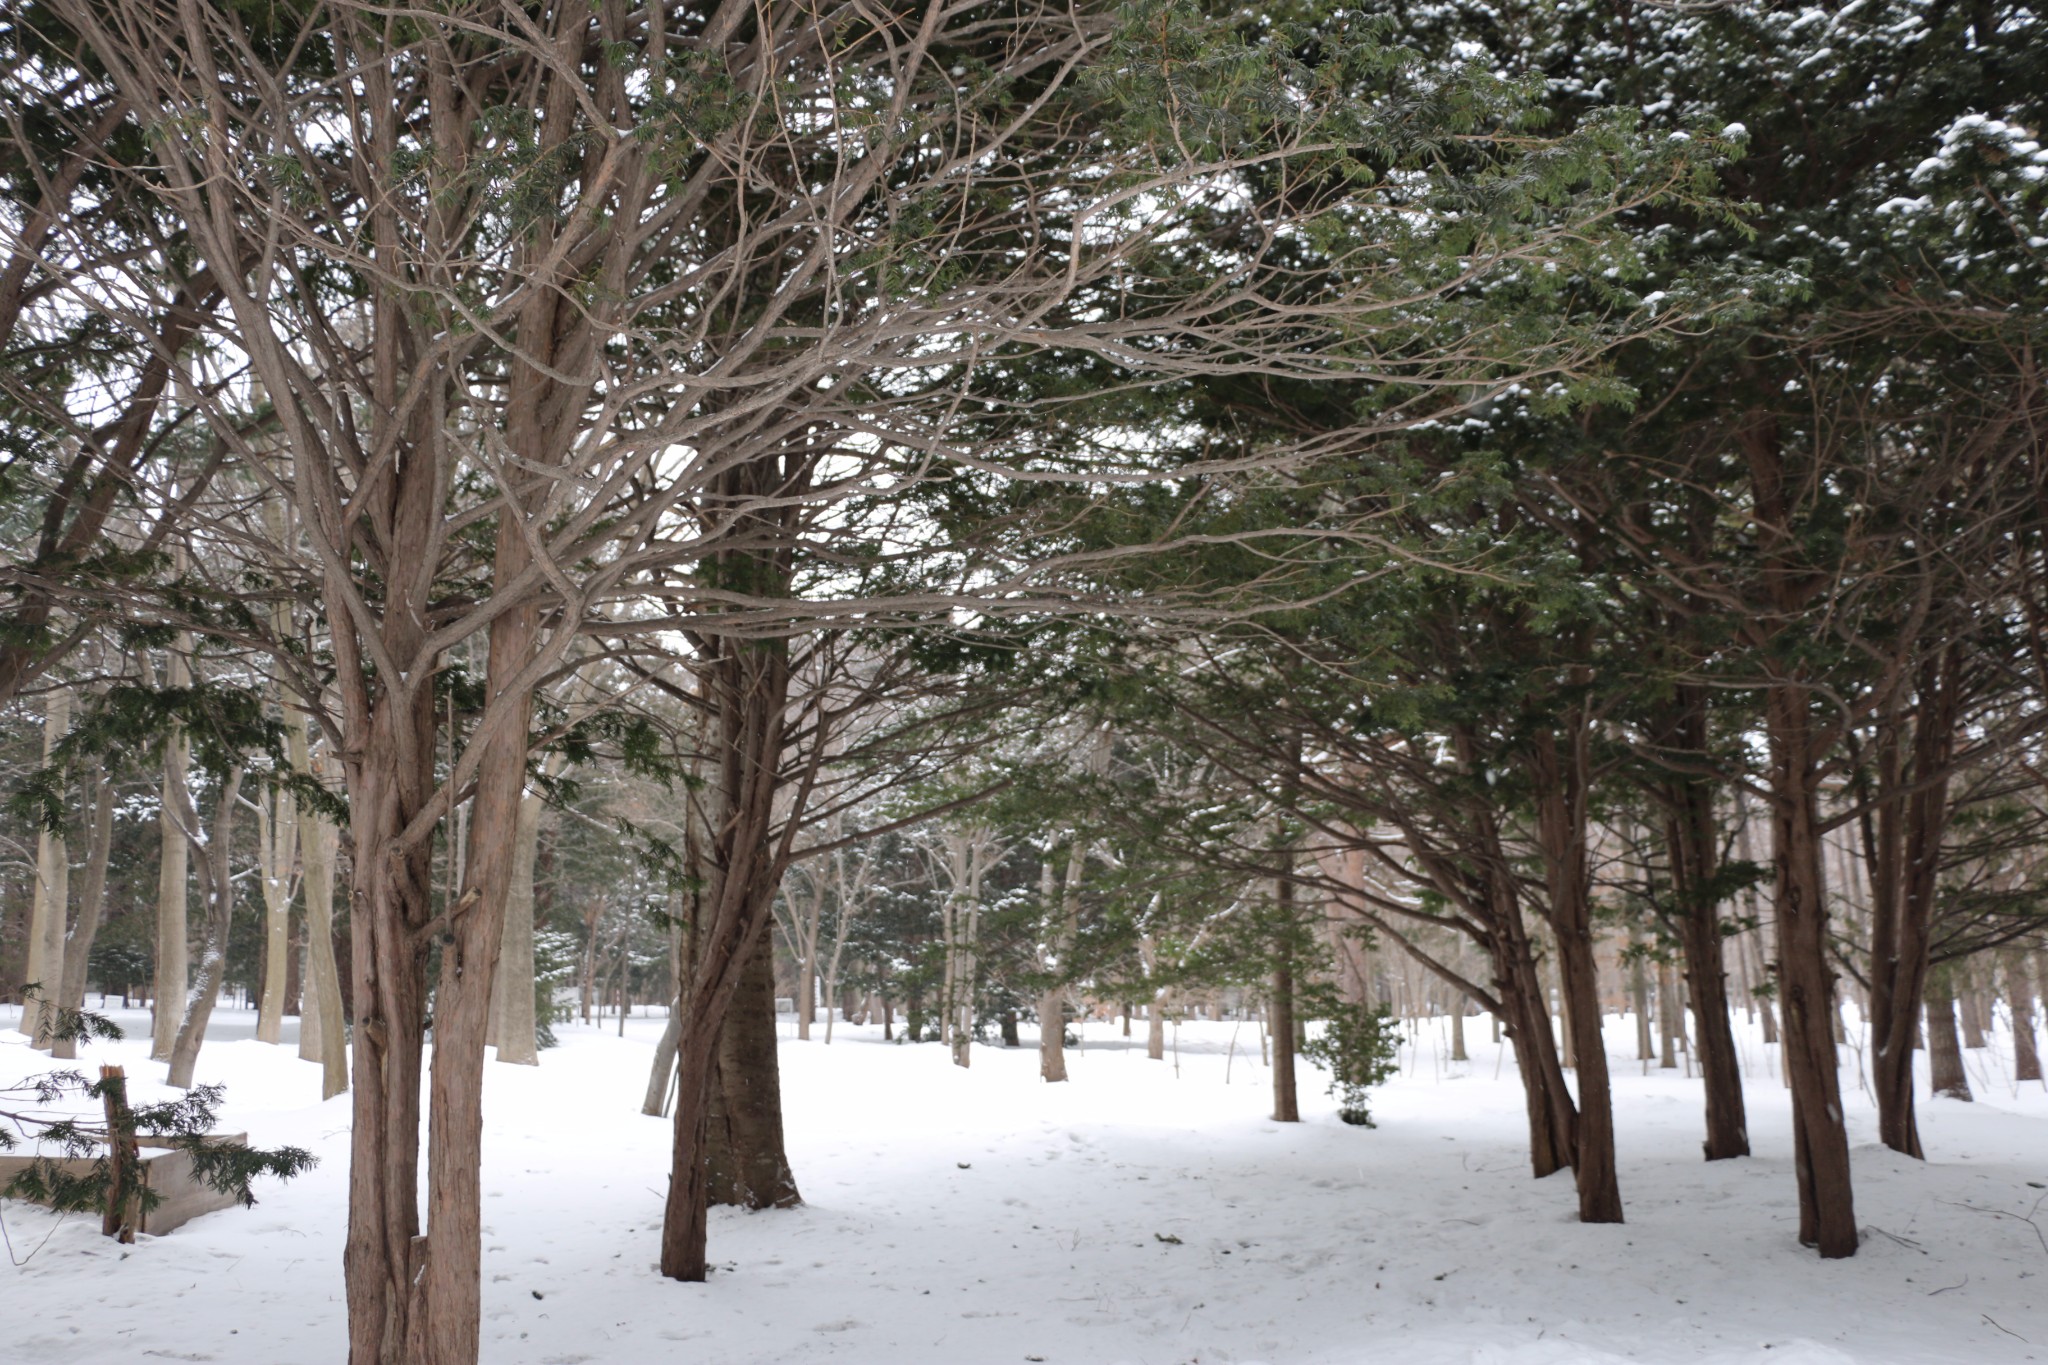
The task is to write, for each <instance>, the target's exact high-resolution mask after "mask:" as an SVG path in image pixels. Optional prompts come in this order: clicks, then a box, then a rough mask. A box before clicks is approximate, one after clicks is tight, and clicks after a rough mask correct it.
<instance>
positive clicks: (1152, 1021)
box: [1039, 986, 1167, 1062]
mask: <svg viewBox="0 0 2048 1365" xmlns="http://www.w3.org/2000/svg"><path fill="white" fill-rule="evenodd" d="M1166 996H1167V991H1166V987H1164V986H1161V987H1160V988H1159V989H1158V990H1156V991H1154V992H1152V1003H1151V1004H1149V1005H1147V1006H1146V1007H1145V1055H1146V1056H1147V1057H1149V1058H1151V1059H1152V1060H1153V1061H1155V1062H1163V1061H1165V1060H1166ZM1039 1027H1040V1028H1044V1027H1045V1024H1044V1022H1043V1020H1042V1019H1041V1021H1040V1023H1039Z"/></svg>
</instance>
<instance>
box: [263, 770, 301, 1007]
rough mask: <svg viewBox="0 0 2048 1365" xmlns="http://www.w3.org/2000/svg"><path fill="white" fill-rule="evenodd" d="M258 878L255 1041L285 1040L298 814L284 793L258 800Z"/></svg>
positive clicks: (274, 793) (265, 795)
mask: <svg viewBox="0 0 2048 1365" xmlns="http://www.w3.org/2000/svg"><path fill="white" fill-rule="evenodd" d="M257 801H258V805H257V812H256V813H257V830H256V843H257V850H258V856H257V865H258V866H257V878H258V880H259V881H260V882H261V884H262V893H263V994H262V997H261V1004H260V1005H259V1006H258V1008H257V1012H256V1041H257V1042H259V1043H277V1042H280V1041H282V1039H283V1038H284V985H285V977H286V976H288V975H289V974H290V971H291V967H290V961H289V959H290V957H291V930H292V865H293V863H294V862H295V861H296V860H297V858H298V836H299V820H298V811H297V808H296V807H295V806H294V804H293V802H292V799H291V797H290V796H288V795H286V794H285V793H284V792H282V791H279V792H266V793H262V794H260V795H259V796H258V797H257Z"/></svg>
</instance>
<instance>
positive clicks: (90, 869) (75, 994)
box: [50, 763, 114, 1059]
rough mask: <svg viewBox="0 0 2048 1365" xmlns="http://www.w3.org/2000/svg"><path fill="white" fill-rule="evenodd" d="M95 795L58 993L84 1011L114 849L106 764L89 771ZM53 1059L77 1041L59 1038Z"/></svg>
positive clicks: (65, 1003)
mask: <svg viewBox="0 0 2048 1365" xmlns="http://www.w3.org/2000/svg"><path fill="white" fill-rule="evenodd" d="M87 781H88V782H90V783H91V785H92V789H93V792H94V793H95V795H94V797H93V804H92V829H91V832H90V834H89V835H88V841H87V844H86V854H85V883H84V885H82V886H81V887H80V888H79V895H78V922H77V924H76V925H74V926H73V928H72V930H71V936H70V938H69V939H68V940H67V941H66V943H65V945H64V973H63V977H62V980H61V982H60V984H59V987H58V990H57V1004H58V1006H59V1007H60V1008H61V1009H66V1010H82V1009H84V1008H85V981H86V976H87V974H88V973H89V972H90V970H91V967H92V943H93V939H94V938H95V937H97V936H98V934H99V931H100V916H101V914H102V913H103V910H104V907H105V903H106V899H107V895H106V892H107V860H108V857H109V856H110V855H111V854H112V852H113V848H114V785H113V783H111V782H109V781H108V780H107V772H106V769H105V767H104V766H103V765H101V764H98V763H95V764H93V765H92V766H91V767H90V768H89V769H88V770H87ZM50 1055H51V1056H52V1057H58V1058H65V1059H70V1058H74V1057H76V1056H77V1055H78V1040H77V1039H76V1038H58V1039H54V1040H53V1041H52V1044H51V1047H50Z"/></svg>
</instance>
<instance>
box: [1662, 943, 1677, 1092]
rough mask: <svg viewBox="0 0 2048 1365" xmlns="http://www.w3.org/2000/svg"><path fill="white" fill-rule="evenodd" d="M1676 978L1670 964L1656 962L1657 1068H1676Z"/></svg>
mask: <svg viewBox="0 0 2048 1365" xmlns="http://www.w3.org/2000/svg"><path fill="white" fill-rule="evenodd" d="M1678 1020H1679V1008H1678V980H1677V978H1676V977H1675V976H1673V975H1672V971H1671V964H1670V963H1668V962H1659V963H1658V964H1657V1068H1658V1069H1659V1070H1660V1071H1676V1070H1677V1069H1678Z"/></svg>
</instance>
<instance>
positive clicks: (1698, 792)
mask: <svg viewBox="0 0 2048 1365" xmlns="http://www.w3.org/2000/svg"><path fill="white" fill-rule="evenodd" d="M1685 690H1686V691H1689V692H1690V691H1697V690H1698V689H1685ZM1686 700H1687V702H1688V704H1687V706H1686V711H1685V714H1684V716H1683V717H1682V718H1681V721H1680V725H1679V732H1680V740H1681V743H1683V744H1684V745H1685V749H1686V752H1689V753H1698V754H1702V755H1704V753H1705V751H1706V747H1707V717H1706V699H1705V696H1704V695H1703V694H1702V695H1699V696H1697V697H1688V698H1687V699H1686ZM1667 802H1668V804H1667V808H1666V809H1667V820H1666V830H1667V842H1668V843H1669V845H1670V850H1671V872H1672V887H1671V889H1672V896H1673V899H1674V900H1675V901H1676V903H1677V904H1676V909H1677V913H1678V929H1679V939H1680V943H1681V945H1682V946H1683V948H1684V951H1685V983H1686V994H1687V996H1688V997H1689V998H1690V1000H1691V1003H1692V1021H1693V1034H1692V1041H1693V1060H1694V1061H1695V1062H1697V1063H1698V1064H1699V1068H1700V1076H1701V1079H1702V1082H1703V1086H1704V1089H1705V1091H1706V1111H1707V1112H1706V1119H1707V1136H1706V1141H1705V1143H1704V1144H1703V1146H1704V1149H1705V1151H1706V1157H1707V1160H1709V1161H1724V1160H1727V1159H1729V1158H1731V1157H1739V1156H1748V1155H1749V1119H1748V1114H1747V1112H1746V1111H1745V1108H1744V1105H1743V1099H1742V1065H1741V1061H1740V1058H1739V1056H1738V1054H1737V1053H1736V1051H1735V1030H1734V1027H1733V1026H1732V1024H1731V1022H1730V1020H1729V1009H1728V969H1727V963H1726V961H1725V959H1724V958H1723V956H1722V943H1723V939H1722V937H1721V908H1720V904H1719V898H1718V895H1717V891H1716V884H1717V883H1718V881H1719V879H1720V872H1721V867H1720V837H1719V831H1718V830H1717V829H1716V828H1715V822H1714V790H1713V788H1712V787H1711V786H1710V785H1708V784H1707V783H1705V782H1700V781H1686V780H1680V781H1675V782H1673V783H1671V784H1670V786H1669V788H1668V791H1667Z"/></svg>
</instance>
